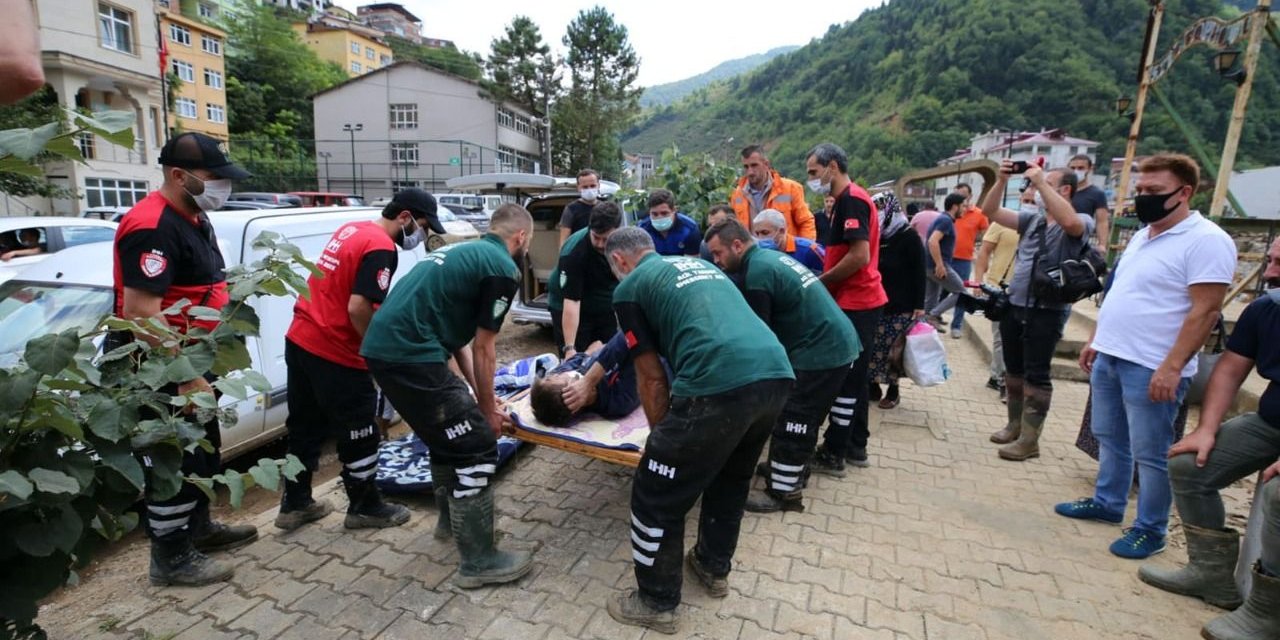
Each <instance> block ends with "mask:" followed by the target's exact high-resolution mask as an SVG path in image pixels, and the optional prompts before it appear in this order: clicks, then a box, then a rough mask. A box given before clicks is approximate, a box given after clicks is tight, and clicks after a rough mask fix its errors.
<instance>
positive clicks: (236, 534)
mask: <svg viewBox="0 0 1280 640" xmlns="http://www.w3.org/2000/svg"><path fill="white" fill-rule="evenodd" d="M257 539H258V528H257V527H255V526H252V525H247V524H235V525H229V524H223V523H221V522H215V521H214V520H213V519H212V518H211V517H210V516H209V503H208V502H207V501H204V500H202V501H200V503H199V504H197V505H196V510H195V512H193V513H192V514H191V544H192V546H194V547H195V548H196V550H197V551H200V552H201V553H212V552H214V551H230V550H232V549H239V548H240V547H243V546H245V545H247V544H249V543H251V542H253V541H254V540H257Z"/></svg>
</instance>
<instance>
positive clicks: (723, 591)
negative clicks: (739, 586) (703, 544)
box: [684, 549, 729, 598]
mask: <svg viewBox="0 0 1280 640" xmlns="http://www.w3.org/2000/svg"><path fill="white" fill-rule="evenodd" d="M684 560H685V563H686V564H688V565H689V570H690V571H692V572H693V575H694V576H697V578H698V582H701V583H702V586H703V587H706V589H707V595H709V596H711V597H712V598H723V597H725V596H727V595H729V576H717V575H714V574H712V573H711V570H710V569H707V568H706V567H704V566H702V563H701V562H699V561H698V553H697V551H696V550H695V549H690V550H689V553H687V554H685V556H684Z"/></svg>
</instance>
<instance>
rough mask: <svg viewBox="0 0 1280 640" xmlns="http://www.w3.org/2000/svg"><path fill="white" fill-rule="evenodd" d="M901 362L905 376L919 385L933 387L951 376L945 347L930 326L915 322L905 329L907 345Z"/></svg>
mask: <svg viewBox="0 0 1280 640" xmlns="http://www.w3.org/2000/svg"><path fill="white" fill-rule="evenodd" d="M902 360H903V364H904V366H905V367H906V369H907V376H908V377H910V378H911V381H912V382H914V383H916V384H917V385H918V386H921V387H935V386H937V385H940V384H942V383H943V382H946V381H947V378H950V377H951V369H950V368H949V367H947V348H946V347H945V346H943V344H942V338H941V337H940V336H939V335H938V332H937V330H935V329H934V328H933V327H932V326H930V325H928V324H926V323H924V322H917V323H916V324H915V325H914V326H912V327H911V329H910V330H909V331H907V346H906V349H904V350H903V355H902Z"/></svg>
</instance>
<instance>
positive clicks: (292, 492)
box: [275, 471, 333, 531]
mask: <svg viewBox="0 0 1280 640" xmlns="http://www.w3.org/2000/svg"><path fill="white" fill-rule="evenodd" d="M331 512H333V504H331V503H330V502H329V501H328V500H315V499H313V498H312V497H311V472H310V471H302V472H299V473H298V475H297V476H295V477H294V479H293V480H285V482H284V491H283V492H281V494H280V512H279V513H277V514H276V521H275V525H276V528H278V529H284V530H285V531H293V530H294V529H297V528H298V527H301V526H302V525H304V524H307V523H308V522H315V521H316V520H319V519H321V518H323V517H325V516H327V515H329V514H330V513H331Z"/></svg>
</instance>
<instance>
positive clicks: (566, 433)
mask: <svg viewBox="0 0 1280 640" xmlns="http://www.w3.org/2000/svg"><path fill="white" fill-rule="evenodd" d="M507 408H508V410H509V413H510V415H511V423H510V425H509V426H508V427H507V428H506V430H507V435H509V436H511V437H513V438H516V439H518V440H521V441H524V442H529V443H533V444H538V445H542V446H544V447H551V448H552V449H559V450H561V451H568V452H569V453H575V454H578V455H583V456H587V457H588V458H595V459H596V460H603V461H604V462H609V463H613V464H620V465H623V466H626V467H632V468H634V467H636V466H638V465H639V464H640V457H641V456H642V455H643V454H644V441H645V440H646V439H647V438H648V437H649V424H648V421H647V419H646V418H645V416H644V410H643V409H641V408H637V409H636V410H635V411H633V412H632V413H631V415H629V416H627V417H625V418H621V419H619V420H608V419H605V418H601V417H600V416H597V415H594V414H583V415H581V416H577V417H576V418H575V420H574V421H573V422H570V423H569V424H568V425H566V426H565V427H563V428H557V427H549V426H546V425H543V424H542V423H540V422H538V420H537V419H536V418H534V417H533V411H532V409H530V407H529V392H528V390H527V389H526V390H524V391H521V392H519V393H516V394H514V395H512V396H511V397H510V398H508V399H507Z"/></svg>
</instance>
